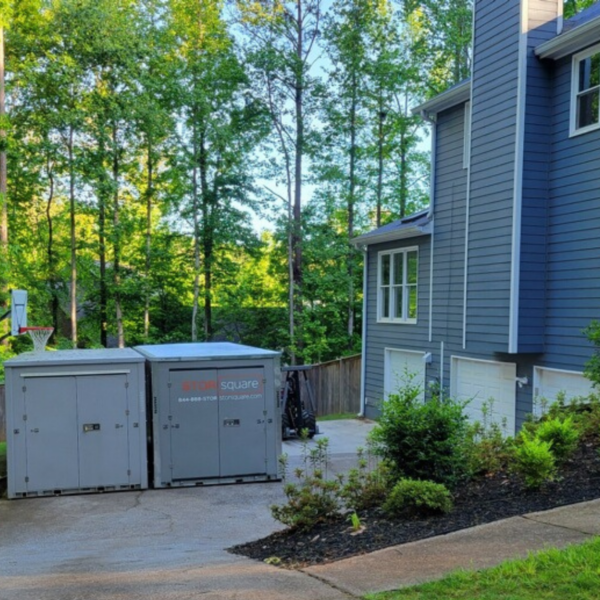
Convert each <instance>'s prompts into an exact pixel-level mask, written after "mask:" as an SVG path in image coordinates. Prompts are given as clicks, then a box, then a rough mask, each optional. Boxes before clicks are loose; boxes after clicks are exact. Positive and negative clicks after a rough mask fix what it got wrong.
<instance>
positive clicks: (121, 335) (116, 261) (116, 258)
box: [112, 124, 125, 348]
mask: <svg viewBox="0 0 600 600" xmlns="http://www.w3.org/2000/svg"><path fill="white" fill-rule="evenodd" d="M117 136H118V131H117V126H116V124H113V128H112V153H113V172H112V176H113V228H114V231H113V276H114V285H115V291H114V295H115V312H116V318H117V343H118V345H119V348H125V331H124V330H123V306H122V303H121V233H120V222H119V220H120V210H119V209H120V206H119V173H120V163H119V148H118V139H117Z"/></svg>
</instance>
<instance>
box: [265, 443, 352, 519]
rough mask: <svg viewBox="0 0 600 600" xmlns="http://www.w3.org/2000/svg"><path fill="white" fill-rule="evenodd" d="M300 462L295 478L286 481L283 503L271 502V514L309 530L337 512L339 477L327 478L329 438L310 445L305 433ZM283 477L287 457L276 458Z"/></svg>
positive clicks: (338, 508)
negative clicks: (312, 446)
mask: <svg viewBox="0 0 600 600" xmlns="http://www.w3.org/2000/svg"><path fill="white" fill-rule="evenodd" d="M302 443H303V448H302V463H303V466H302V467H300V468H297V469H295V471H294V475H295V478H296V480H297V482H293V483H292V482H287V483H286V484H285V485H284V488H283V491H284V493H285V495H286V498H287V502H286V504H282V505H278V504H274V505H272V506H271V515H272V516H273V518H274V519H276V520H277V521H279V522H281V523H283V524H284V525H287V526H288V527H290V528H292V529H299V530H308V529H311V528H312V527H314V526H315V525H316V524H317V523H319V522H321V521H325V520H328V519H331V518H333V517H335V516H338V515H339V511H340V502H339V493H340V487H341V481H340V480H339V479H333V480H328V479H327V478H326V474H327V465H328V463H329V452H328V449H329V440H328V439H327V438H322V439H320V440H318V441H317V442H316V444H315V447H314V448H310V447H309V444H308V439H307V438H306V437H304V438H303V440H302ZM279 466H280V471H281V474H282V477H283V478H284V479H287V477H288V468H289V464H288V458H287V456H285V455H284V456H282V457H280V459H279Z"/></svg>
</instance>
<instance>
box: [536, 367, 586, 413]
mask: <svg viewBox="0 0 600 600" xmlns="http://www.w3.org/2000/svg"><path fill="white" fill-rule="evenodd" d="M592 391H593V386H592V384H591V382H590V381H589V379H587V378H586V377H585V376H584V375H583V373H578V372H576V371H561V370H560V369H548V368H544V367H534V390H533V395H534V414H536V415H538V416H539V415H540V414H541V412H542V409H541V402H540V399H541V398H543V399H544V400H546V401H547V402H548V403H549V404H552V403H553V402H555V401H556V400H557V398H558V397H559V395H562V394H564V395H565V397H566V400H567V401H569V400H572V399H573V398H577V397H582V396H584V397H585V396H589V394H590V393H591V392H592Z"/></svg>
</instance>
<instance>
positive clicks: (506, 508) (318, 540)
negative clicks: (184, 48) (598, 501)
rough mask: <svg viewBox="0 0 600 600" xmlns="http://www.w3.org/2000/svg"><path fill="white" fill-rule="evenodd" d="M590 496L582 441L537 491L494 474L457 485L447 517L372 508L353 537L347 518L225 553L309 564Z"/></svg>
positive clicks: (598, 461) (592, 471) (599, 486)
mask: <svg viewBox="0 0 600 600" xmlns="http://www.w3.org/2000/svg"><path fill="white" fill-rule="evenodd" d="M595 498H600V458H599V455H598V449H597V445H596V444H593V443H585V444H582V445H581V446H580V448H579V449H578V451H577V452H576V454H575V455H574V456H573V458H572V459H571V460H569V461H568V463H567V464H566V465H564V467H563V468H562V469H561V476H560V479H559V480H558V481H555V482H551V483H548V484H546V485H545V486H544V487H543V488H542V489H540V490H537V491H529V490H527V489H525V488H524V486H523V485H522V483H521V481H520V480H519V479H518V478H517V477H516V476H514V475H510V474H507V473H499V474H496V475H494V476H490V477H484V478H480V479H475V480H473V481H471V482H469V483H468V484H466V485H464V486H463V487H461V488H460V489H459V490H458V491H457V492H456V493H455V495H454V509H453V510H452V512H451V513H449V514H447V515H441V516H435V517H429V518H424V519H410V520H406V519H405V520H390V519H388V518H386V517H385V515H384V514H383V513H382V512H381V511H380V510H373V511H371V512H368V513H364V514H362V515H360V517H361V523H362V524H363V525H365V526H366V528H365V530H364V531H363V532H362V533H360V534H357V535H351V533H352V530H351V528H350V526H349V525H350V523H349V520H348V519H339V520H336V521H333V522H328V523H321V524H318V525H317V526H316V527H314V528H313V529H311V530H310V531H309V532H297V531H290V530H285V531H282V532H278V533H274V534H273V535H270V536H268V537H266V538H263V539H261V540H257V541H254V542H250V543H248V544H242V545H239V546H235V547H233V548H230V549H229V551H230V552H232V553H234V554H241V555H243V556H248V557H250V558H254V559H257V560H264V559H266V558H270V557H277V558H279V559H280V560H281V564H282V565H284V566H288V567H300V566H306V565H314V564H319V563H325V562H331V561H334V560H339V559H342V558H347V557H349V556H355V555H357V554H364V553H366V552H372V551H374V550H380V549H381V548H386V547H388V546H393V545H396V544H404V543H406V542H414V541H416V540H420V539H424V538H428V537H432V536H436V535H442V534H446V533H450V532H452V531H457V530H459V529H464V528H466V527H473V526H474V525H480V524H483V523H490V522H492V521H497V520H499V519H505V518H507V517H513V516H517V515H523V514H526V513H530V512H535V511H539V510H547V509H550V508H555V507H557V506H564V505H566V504H574V503H577V502H584V501H586V500H593V499H595Z"/></svg>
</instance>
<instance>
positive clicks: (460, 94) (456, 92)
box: [411, 79, 471, 115]
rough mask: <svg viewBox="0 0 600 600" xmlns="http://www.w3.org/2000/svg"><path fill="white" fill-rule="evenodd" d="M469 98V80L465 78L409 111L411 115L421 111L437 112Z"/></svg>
mask: <svg viewBox="0 0 600 600" xmlns="http://www.w3.org/2000/svg"><path fill="white" fill-rule="evenodd" d="M470 98H471V80H470V79H467V80H465V81H463V82H462V83H457V84H456V85H454V86H452V87H451V88H450V89H447V90H446V91H445V92H442V93H441V94H438V95H437V96H435V97H434V98H432V99H431V100H428V101H427V102H423V104H419V106H416V107H415V108H413V109H412V111H411V112H412V114H413V115H419V114H422V113H427V114H437V113H439V112H442V111H443V110H446V109H447V108H452V107H453V106H456V105H457V104H461V103H462V102H466V101H467V100H469V99H470Z"/></svg>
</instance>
